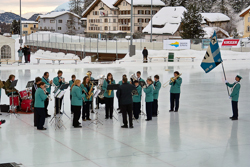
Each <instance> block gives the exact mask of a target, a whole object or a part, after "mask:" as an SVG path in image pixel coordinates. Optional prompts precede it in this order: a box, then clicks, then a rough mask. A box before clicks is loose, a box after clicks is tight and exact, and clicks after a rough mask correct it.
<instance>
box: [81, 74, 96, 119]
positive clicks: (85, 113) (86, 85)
mask: <svg viewBox="0 0 250 167" xmlns="http://www.w3.org/2000/svg"><path fill="white" fill-rule="evenodd" d="M81 88H82V91H83V93H85V95H86V96H85V97H84V102H83V107H82V120H83V121H86V120H89V121H90V120H91V119H90V118H89V114H90V104H91V103H92V99H93V98H92V96H89V95H90V94H91V93H93V91H92V92H90V91H91V90H90V89H91V85H90V79H89V77H88V76H86V77H84V79H83V82H82V84H81ZM87 96H89V97H87Z"/></svg>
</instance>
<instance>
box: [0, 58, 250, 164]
mask: <svg viewBox="0 0 250 167" xmlns="http://www.w3.org/2000/svg"><path fill="white" fill-rule="evenodd" d="M249 63H250V61H249V60H227V61H225V62H224V66H225V70H226V74H227V80H228V81H229V82H234V78H235V76H236V75H237V74H240V75H241V76H242V77H243V79H242V81H241V91H240V99H239V120H238V121H231V120H230V119H229V117H230V116H232V110H231V102H230V100H229V98H228V94H227V89H226V86H225V84H224V76H223V73H222V68H221V65H219V66H218V67H217V68H216V69H214V70H213V71H211V72H210V73H208V74H205V72H204V71H203V70H202V69H201V68H200V61H195V62H188V61H187V62H180V63H177V62H175V63H164V62H159V63H158V62H153V63H149V64H141V63H124V64H123V63H122V64H78V65H73V64H69V65H67V64H65V65H61V66H56V65H55V66H53V65H45V64H44V65H39V66H37V65H26V66H19V67H18V66H16V65H12V66H6V65H5V66H3V67H1V71H0V77H1V80H7V78H8V76H9V75H10V74H14V75H16V79H18V84H17V89H18V90H23V89H24V88H25V86H26V83H27V81H29V80H34V78H35V77H37V76H40V77H41V76H42V75H43V73H44V72H45V71H48V72H49V73H50V79H53V77H56V73H57V71H58V70H59V69H61V70H62V71H63V72H64V74H63V77H65V79H66V81H69V80H70V77H71V75H72V74H75V75H76V76H77V78H79V79H81V80H82V78H83V77H84V76H85V75H86V72H87V71H88V70H91V71H92V72H93V75H92V76H93V77H94V78H98V76H99V75H101V74H104V75H106V74H107V73H108V72H111V73H113V75H114V79H115V80H116V82H118V81H120V80H121V78H122V75H123V74H127V75H128V76H130V75H131V74H133V73H135V72H136V71H141V72H142V78H144V79H146V78H147V77H148V76H152V77H153V76H154V75H155V74H159V76H160V81H161V82H162V84H164V83H165V82H167V81H168V80H169V79H170V77H172V76H173V72H174V71H179V72H180V73H182V76H181V77H182V78H183V84H182V88H181V90H182V92H181V99H180V109H179V112H178V113H169V112H168V110H169V107H170V104H169V101H170V100H169V98H170V95H169V89H170V87H169V86H168V87H166V88H163V87H162V88H161V90H160V96H159V116H158V118H153V121H150V122H146V121H145V118H146V117H145V116H140V119H139V121H138V122H136V121H134V129H121V128H120V126H121V125H123V124H122V117H121V115H117V114H116V113H115V114H114V116H115V117H117V118H118V121H116V120H115V119H113V120H110V119H109V120H105V119H104V105H102V106H101V109H100V110H99V111H98V112H99V113H100V116H99V118H100V119H101V120H102V121H103V124H104V125H99V126H98V127H97V126H96V125H93V124H92V125H90V126H89V125H88V124H89V123H90V122H89V121H88V122H82V125H83V128H82V129H74V128H73V127H72V126H71V120H70V119H68V118H67V117H66V116H63V121H64V125H65V127H66V129H61V130H56V131H55V129H54V126H53V125H51V124H49V121H50V119H47V120H46V123H45V127H46V128H48V129H47V130H46V131H37V130H36V128H34V126H33V114H26V115H20V116H18V117H17V118H16V117H15V116H14V115H11V116H7V117H6V115H7V114H3V115H2V116H0V119H6V124H4V125H2V128H1V129H0V149H1V151H0V163H5V162H17V163H22V164H23V166H24V167H76V166H86V167H249V166H250V159H249V157H250V133H249V127H250V112H249V108H250V103H249V102H250V96H249V94H250V89H249V85H250V77H249V75H250V69H249V68H250V66H249ZM166 69H169V71H166ZM143 101H144V100H143ZM64 102H65V105H64V106H65V112H66V113H67V114H68V115H70V100H69V90H68V92H67V94H66V95H65V97H64ZM1 103H2V104H9V99H8V98H7V97H6V95H5V93H4V90H2V102H1ZM53 107H54V101H52V102H50V105H49V109H50V110H49V113H50V114H53V112H54V108H53ZM143 107H144V108H143V111H144V112H145V106H143ZM114 108H115V109H116V108H117V99H116V98H115V107H114ZM91 118H92V119H93V118H95V115H94V114H91Z"/></svg>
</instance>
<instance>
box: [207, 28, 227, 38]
mask: <svg viewBox="0 0 250 167" xmlns="http://www.w3.org/2000/svg"><path fill="white" fill-rule="evenodd" d="M203 30H204V31H205V32H206V34H205V36H204V38H207V39H210V38H212V36H213V34H214V31H215V32H216V35H217V37H218V38H220V39H224V38H229V37H230V35H229V33H228V32H227V31H226V30H224V29H222V28H220V27H208V26H206V27H204V28H203Z"/></svg>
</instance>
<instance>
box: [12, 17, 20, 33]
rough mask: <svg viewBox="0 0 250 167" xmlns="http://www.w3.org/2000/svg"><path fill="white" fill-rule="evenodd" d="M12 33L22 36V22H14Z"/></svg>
mask: <svg viewBox="0 0 250 167" xmlns="http://www.w3.org/2000/svg"><path fill="white" fill-rule="evenodd" d="M10 31H11V33H13V34H20V20H18V21H16V20H13V21H12V23H11V28H10Z"/></svg>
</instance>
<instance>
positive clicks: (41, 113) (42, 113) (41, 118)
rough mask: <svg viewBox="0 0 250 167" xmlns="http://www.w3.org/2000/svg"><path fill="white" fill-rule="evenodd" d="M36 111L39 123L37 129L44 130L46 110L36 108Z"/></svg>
mask: <svg viewBox="0 0 250 167" xmlns="http://www.w3.org/2000/svg"><path fill="white" fill-rule="evenodd" d="M35 111H36V114H37V116H36V120H37V121H36V123H37V129H43V125H44V122H45V116H46V114H45V108H35Z"/></svg>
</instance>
